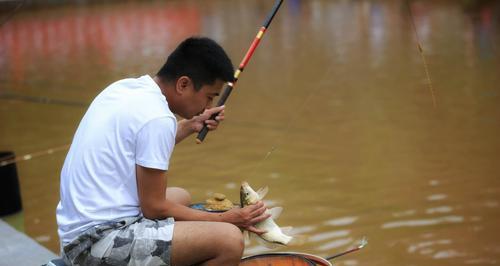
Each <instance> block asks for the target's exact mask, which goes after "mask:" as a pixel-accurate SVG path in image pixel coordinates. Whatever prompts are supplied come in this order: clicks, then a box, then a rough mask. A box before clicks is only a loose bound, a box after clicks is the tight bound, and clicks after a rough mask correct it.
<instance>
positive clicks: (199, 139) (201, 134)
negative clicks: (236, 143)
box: [196, 83, 233, 144]
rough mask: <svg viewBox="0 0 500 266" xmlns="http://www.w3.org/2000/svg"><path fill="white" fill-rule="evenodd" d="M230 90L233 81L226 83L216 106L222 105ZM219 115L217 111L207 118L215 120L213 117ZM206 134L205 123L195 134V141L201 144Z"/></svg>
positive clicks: (206, 127) (231, 89)
mask: <svg viewBox="0 0 500 266" xmlns="http://www.w3.org/2000/svg"><path fill="white" fill-rule="evenodd" d="M231 91H233V83H228V84H227V86H226V88H225V89H224V92H223V93H222V95H221V96H220V98H219V101H218V102H217V107H219V106H222V105H224V103H226V100H227V98H229V95H230V94H231ZM217 115H219V113H215V114H212V116H210V118H209V119H208V120H215V118H216V117H217ZM207 134H208V126H207V124H204V125H203V128H202V129H201V130H200V132H198V136H196V143H198V144H201V143H202V142H203V140H204V139H205V137H206V136H207Z"/></svg>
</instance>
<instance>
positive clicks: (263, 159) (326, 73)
mask: <svg viewBox="0 0 500 266" xmlns="http://www.w3.org/2000/svg"><path fill="white" fill-rule="evenodd" d="M332 69H333V64H330V66H329V67H328V68H327V70H326V71H325V74H324V75H323V78H322V79H321V80H322V81H321V82H320V83H319V84H318V85H316V86H315V87H314V89H313V90H311V91H310V92H309V93H308V94H307V97H306V98H305V99H304V101H302V103H301V104H300V106H299V108H298V109H297V111H295V115H293V116H291V118H290V120H289V121H288V123H287V124H286V126H285V130H284V131H285V133H284V134H283V135H281V136H277V137H276V139H278V138H279V140H276V141H274V142H273V143H275V144H274V145H273V146H272V147H271V149H270V150H269V151H268V152H267V153H266V154H265V155H264V157H263V158H262V160H260V161H259V162H258V163H257V164H256V165H255V167H254V168H253V170H252V171H251V174H250V175H249V176H250V177H253V176H254V175H255V173H256V172H257V170H258V169H260V168H261V167H262V165H263V164H264V162H265V161H266V160H267V159H268V158H269V157H270V156H271V154H273V153H274V151H276V150H277V149H278V146H281V145H282V142H283V141H284V140H285V136H286V135H287V134H289V132H290V127H291V125H292V124H293V123H294V122H295V121H297V119H298V116H299V114H301V113H302V111H303V110H304V109H305V107H306V105H307V103H308V102H309V101H310V100H311V98H312V97H313V96H314V95H315V94H316V93H317V91H318V90H319V89H320V88H321V87H323V86H324V85H325V83H326V82H325V80H327V79H325V78H326V77H328V76H329V75H330V73H331V71H332ZM280 140H281V141H280Z"/></svg>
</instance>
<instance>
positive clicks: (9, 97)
mask: <svg viewBox="0 0 500 266" xmlns="http://www.w3.org/2000/svg"><path fill="white" fill-rule="evenodd" d="M0 100H14V101H22V102H30V103H40V104H54V105H64V106H71V107H88V106H89V104H88V103H84V102H77V101H67V100H60V99H51V98H47V97H37V96H28V95H19V94H12V93H0Z"/></svg>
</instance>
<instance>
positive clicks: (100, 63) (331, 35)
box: [0, 0, 500, 265]
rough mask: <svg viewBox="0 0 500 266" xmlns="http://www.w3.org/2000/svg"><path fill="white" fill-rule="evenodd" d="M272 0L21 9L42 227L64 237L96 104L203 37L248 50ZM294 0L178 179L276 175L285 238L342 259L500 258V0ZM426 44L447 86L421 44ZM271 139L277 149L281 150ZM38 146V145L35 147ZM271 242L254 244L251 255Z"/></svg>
mask: <svg viewBox="0 0 500 266" xmlns="http://www.w3.org/2000/svg"><path fill="white" fill-rule="evenodd" d="M271 6H272V1H264V0H255V1H254V0H252V1H243V0H241V1H222V0H220V1H216V0H210V1H166V2H157V1H146V2H129V1H127V2H116V1H115V2H113V3H110V4H104V5H99V4H87V5H83V4H82V5H67V6H52V7H50V8H36V9H34V8H29V7H28V8H24V9H22V10H21V11H20V12H19V13H18V14H16V15H15V16H14V17H13V18H12V19H11V20H10V21H8V22H7V23H6V24H5V25H3V26H2V27H0V84H1V85H0V86H1V87H0V121H1V123H2V124H1V126H0V150H12V151H15V152H16V154H17V155H25V154H31V153H34V152H39V151H41V152H42V153H41V155H40V156H38V157H37V156H34V157H33V158H32V159H30V160H24V161H21V162H18V163H17V167H18V171H19V178H20V182H21V189H22V197H23V203H24V228H25V231H26V233H27V234H28V235H30V236H31V237H33V238H34V239H36V240H37V241H38V242H40V243H41V244H42V245H44V246H46V247H48V248H50V249H51V250H53V251H56V252H57V250H58V239H57V231H56V230H57V227H56V222H55V206H56V204H57V202H58V200H59V172H60V169H61V166H62V163H63V160H64V157H65V153H66V150H64V151H55V152H53V153H48V152H45V151H47V149H51V148H56V147H61V146H64V145H66V144H68V143H70V141H71V138H72V136H73V133H74V131H75V129H76V127H77V125H78V122H79V121H80V119H81V117H82V115H83V114H84V112H85V106H86V105H88V103H89V102H90V101H91V100H92V99H93V98H94V97H95V95H96V94H97V93H99V91H100V90H102V89H103V88H104V87H105V86H106V85H108V84H109V83H111V82H113V81H115V80H117V79H121V78H125V77H130V76H140V75H143V74H154V73H155V72H156V71H157V69H158V68H159V67H160V66H161V65H162V64H163V62H164V60H165V58H166V56H167V55H168V54H169V53H170V52H171V51H172V49H173V48H174V47H175V46H176V44H177V43H178V42H180V41H181V40H183V39H184V38H186V37H188V36H191V35H205V36H209V37H212V38H214V39H215V40H217V41H218V42H220V43H221V44H222V45H223V46H224V47H225V48H226V49H227V51H228V53H229V55H230V57H231V58H232V59H233V63H234V64H235V65H237V64H238V63H239V61H240V60H241V58H242V56H243V55H244V52H245V51H246V49H247V47H248V46H249V44H250V42H251V41H252V40H253V38H254V36H255V34H256V32H257V29H258V27H259V26H260V25H261V23H262V21H263V19H264V18H265V16H266V14H267V11H268V10H269V9H270V7H271ZM409 7H410V9H411V12H412V15H413V20H414V23H415V26H416V32H417V33H418V39H417V37H416V35H415V32H414V30H413V28H412V20H411V16H410V15H409V9H408V6H407V5H406V2H405V1H400V0H393V1H349V0H344V1H327V0H323V1H321V0H311V1H297V0H296V1H293V0H288V1H285V3H284V5H283V7H282V10H281V11H280V13H279V14H278V16H277V17H276V18H275V21H274V22H273V24H272V25H271V27H270V29H269V31H268V33H267V34H266V35H265V37H264V39H263V41H262V43H261V46H260V47H259V48H258V50H257V51H256V53H255V55H254V57H253V58H252V61H251V62H250V63H249V65H248V67H247V69H246V70H245V72H244V73H243V74H242V75H241V76H240V81H239V83H238V86H237V88H236V90H235V91H234V93H233V95H232V96H231V98H230V100H229V101H228V104H227V121H225V122H224V124H223V126H221V128H220V129H219V130H218V131H217V132H216V133H212V134H210V135H209V136H208V138H207V140H206V142H205V143H204V144H203V145H195V144H194V139H188V140H186V141H185V142H184V143H182V144H180V145H179V146H178V147H177V148H176V150H175V153H174V157H173V162H172V163H171V169H170V173H169V183H170V184H171V185H175V186H182V187H186V188H187V189H188V190H189V191H190V192H191V193H192V194H193V198H194V200H195V201H203V200H204V199H205V198H206V197H207V196H208V195H210V194H211V193H213V192H222V193H225V194H226V195H228V197H229V198H231V199H233V200H234V201H238V190H239V183H240V182H241V181H243V180H247V181H249V182H250V184H251V185H253V186H254V187H255V188H257V187H260V186H266V185H267V186H269V188H270V192H269V194H268V196H267V200H268V201H267V203H268V205H270V206H272V205H280V206H283V207H284V212H283V214H282V217H281V218H280V219H279V220H278V223H279V224H280V225H282V226H293V227H294V228H295V232H296V233H299V234H302V235H306V236H308V237H309V239H308V241H307V242H306V243H305V244H304V245H302V246H298V247H289V248H281V249H278V250H279V251H284V250H294V251H300V252H308V253H312V254H316V255H320V256H327V255H331V254H334V253H337V252H341V251H343V250H345V249H347V248H348V247H350V246H353V245H355V244H356V243H357V241H359V240H360V239H361V238H363V237H364V236H366V237H367V238H368V241H369V244H368V246H367V247H366V248H365V249H364V250H363V251H360V252H358V253H354V254H351V255H347V256H346V257H342V258H340V259H338V260H337V263H336V264H337V265H499V264H500V242H499V240H498V239H499V237H500V233H498V229H499V224H500V138H499V135H500V104H499V103H500V98H499V97H500V95H499V92H500V87H499V84H500V77H499V74H500V72H499V70H500V60H499V51H500V3H499V2H498V1H472V0H471V1H465V0H464V1H451V0H450V1H444V0H439V1H409ZM419 42H420V43H421V45H422V48H423V53H424V56H425V57H424V58H425V61H426V62H427V67H428V71H429V76H430V79H431V81H432V87H433V89H434V93H435V99H436V106H434V104H433V96H432V94H431V91H430V88H429V86H428V85H429V84H428V77H427V75H426V72H425V67H426V65H425V64H424V62H423V60H422V57H421V54H420V53H419V50H418V48H417V43H419ZM266 154H268V155H269V156H267V157H266ZM35 155H36V154H35ZM263 251H266V249H265V248H263V247H260V246H258V245H257V244H256V243H255V242H252V243H251V244H250V245H248V246H247V250H246V254H256V253H259V252H263Z"/></svg>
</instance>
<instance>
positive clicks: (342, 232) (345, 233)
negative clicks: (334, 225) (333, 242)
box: [309, 230, 350, 242]
mask: <svg viewBox="0 0 500 266" xmlns="http://www.w3.org/2000/svg"><path fill="white" fill-rule="evenodd" d="M349 232H350V230H338V231H332V232H326V233H319V234H315V235H312V236H311V237H309V241H312V242H319V241H323V240H325V239H329V238H337V237H343V236H348V235H349Z"/></svg>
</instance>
